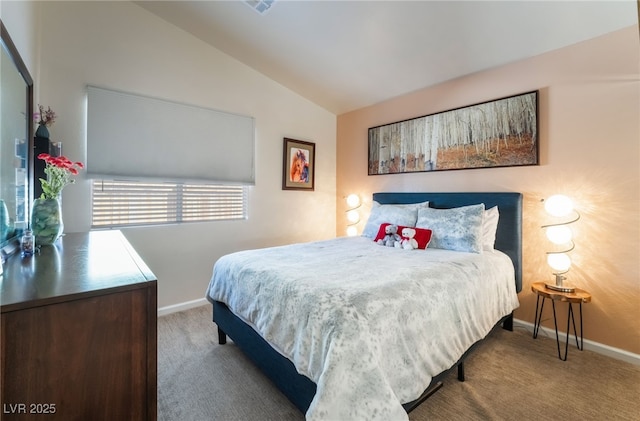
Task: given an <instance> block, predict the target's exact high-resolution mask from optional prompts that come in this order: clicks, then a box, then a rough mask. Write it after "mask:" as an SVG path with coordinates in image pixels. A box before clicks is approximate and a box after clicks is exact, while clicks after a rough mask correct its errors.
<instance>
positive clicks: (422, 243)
mask: <svg viewBox="0 0 640 421" xmlns="http://www.w3.org/2000/svg"><path fill="white" fill-rule="evenodd" d="M388 225H391V224H390V223H388V222H385V223H383V224H380V228H379V229H378V234H377V235H376V237H375V238H374V239H373V241H375V242H377V241H378V240H382V239H383V238H384V236H385V235H387V234H386V233H385V230H386V228H387V226H388ZM402 228H406V227H403V226H402V225H398V235H400V236H402ZM409 228H413V229H414V230H416V235H415V236H414V237H413V238H415V240H416V241H417V242H418V248H419V249H426V248H427V246H428V245H429V242H430V241H431V233H432V231H431V230H430V229H426V228H415V227H409Z"/></svg>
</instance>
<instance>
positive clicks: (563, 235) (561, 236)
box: [547, 225, 573, 244]
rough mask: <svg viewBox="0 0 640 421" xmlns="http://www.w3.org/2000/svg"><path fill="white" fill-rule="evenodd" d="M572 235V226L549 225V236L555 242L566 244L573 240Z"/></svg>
mask: <svg viewBox="0 0 640 421" xmlns="http://www.w3.org/2000/svg"><path fill="white" fill-rule="evenodd" d="M572 237H573V234H572V232H571V228H569V227H568V226H566V225H554V226H550V227H547V238H548V239H549V241H551V242H552V243H554V244H566V243H568V242H570V241H571V239H572Z"/></svg>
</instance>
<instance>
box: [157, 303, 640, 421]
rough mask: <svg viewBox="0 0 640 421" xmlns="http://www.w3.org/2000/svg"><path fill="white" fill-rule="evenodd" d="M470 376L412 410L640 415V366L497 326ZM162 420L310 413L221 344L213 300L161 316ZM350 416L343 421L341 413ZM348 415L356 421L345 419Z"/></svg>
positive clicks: (464, 415)
mask: <svg viewBox="0 0 640 421" xmlns="http://www.w3.org/2000/svg"><path fill="white" fill-rule="evenodd" d="M465 372H466V381H465V382H458V381H457V380H456V377H455V372H451V373H449V375H448V377H447V378H446V379H445V383H444V387H443V388H442V389H440V390H439V391H438V392H437V393H436V394H435V395H434V396H432V397H431V398H429V400H427V401H426V402H425V403H424V404H422V405H421V406H420V407H418V408H417V409H416V410H414V411H413V412H411V414H410V415H409V419H410V420H411V421H423V420H430V421H434V420H518V421H523V420H640V366H635V365H632V364H629V363H625V362H621V361H618V360H615V359H612V358H608V357H604V356H602V355H599V354H596V353H594V352H590V351H582V352H581V351H578V350H577V349H576V348H575V346H570V348H569V358H568V361H566V362H565V361H560V360H559V359H558V357H557V354H556V343H555V338H554V339H549V338H545V337H538V339H535V340H534V339H533V338H532V337H531V335H530V334H529V333H528V332H526V331H518V330H516V331H515V332H507V331H504V330H502V329H498V330H496V331H495V332H493V333H492V334H491V335H490V337H489V338H488V339H487V340H485V341H484V342H483V343H482V344H481V345H480V346H479V347H478V348H477V349H476V350H475V352H474V353H472V355H471V356H470V357H469V358H468V359H467V362H466V364H465ZM158 419H159V420H172V421H173V420H181V421H182V420H194V421H195V420H197V421H200V420H216V421H217V420H223V421H234V420H238V421H253V420H255V421H266V420H274V421H275V420H277V421H285V420H304V415H303V414H301V413H300V412H299V411H298V410H297V409H296V408H295V407H294V406H293V405H292V404H291V403H290V402H289V401H288V400H287V399H286V398H285V397H284V396H283V395H282V394H280V392H279V391H278V390H277V389H276V388H275V387H274V386H273V385H272V384H271V383H270V381H269V380H268V379H266V378H265V377H264V376H263V375H262V374H261V373H260V371H258V370H257V369H256V368H255V367H254V366H253V365H252V364H251V362H250V361H249V360H248V359H247V358H245V357H244V355H243V354H242V353H241V352H240V351H239V350H238V349H237V348H236V347H235V346H234V344H233V342H228V343H227V345H218V343H217V333H216V328H215V325H214V324H213V323H212V322H211V311H210V307H209V306H203V307H199V308H195V309H192V310H188V311H185V312H181V313H174V314H170V315H168V316H163V317H160V318H159V319H158ZM340 421H343V420H340ZM344 421H348V420H344Z"/></svg>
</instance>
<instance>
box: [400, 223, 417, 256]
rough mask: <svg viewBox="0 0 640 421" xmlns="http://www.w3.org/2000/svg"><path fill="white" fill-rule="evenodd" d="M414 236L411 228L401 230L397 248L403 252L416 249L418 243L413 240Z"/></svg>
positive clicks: (414, 233)
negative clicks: (403, 250)
mask: <svg viewBox="0 0 640 421" xmlns="http://www.w3.org/2000/svg"><path fill="white" fill-rule="evenodd" d="M415 236H416V230H414V229H413V228H408V227H407V228H402V241H401V242H400V244H399V246H398V247H402V248H403V249H405V250H414V249H417V248H418V241H417V240H416V239H415V238H413V237H415Z"/></svg>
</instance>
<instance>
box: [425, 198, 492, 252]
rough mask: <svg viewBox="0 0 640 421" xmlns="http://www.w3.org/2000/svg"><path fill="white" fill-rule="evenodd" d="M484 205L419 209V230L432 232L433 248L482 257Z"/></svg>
mask: <svg viewBox="0 0 640 421" xmlns="http://www.w3.org/2000/svg"><path fill="white" fill-rule="evenodd" d="M483 217H484V203H480V204H478V205H470V206H462V207H459V208H452V209H432V208H420V209H419V210H418V221H417V223H416V227H417V228H426V229H430V230H431V231H433V234H432V235H431V242H430V243H429V247H430V248H440V249H446V250H455V251H465V252H470V253H482V244H483V241H482V239H483V237H482V221H483Z"/></svg>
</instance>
